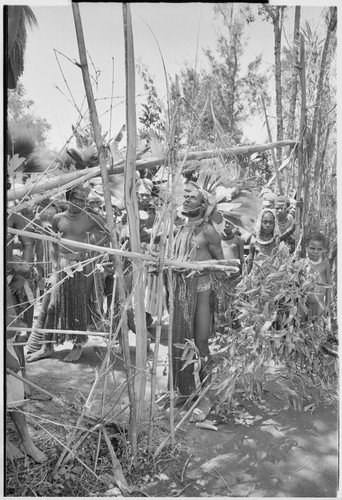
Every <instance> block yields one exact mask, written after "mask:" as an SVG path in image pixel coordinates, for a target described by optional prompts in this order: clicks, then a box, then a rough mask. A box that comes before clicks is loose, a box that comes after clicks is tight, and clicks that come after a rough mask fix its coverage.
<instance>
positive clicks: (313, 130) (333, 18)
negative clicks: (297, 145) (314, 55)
mask: <svg viewBox="0 0 342 500" xmlns="http://www.w3.org/2000/svg"><path fill="white" fill-rule="evenodd" d="M336 24H337V7H330V21H329V24H328V28H327V36H326V38H325V42H324V47H323V52H322V59H321V68H320V72H319V78H318V84H317V90H316V101H315V107H314V116H313V120H312V128H311V133H312V135H313V138H316V131H317V126H318V120H319V115H320V111H321V99H322V92H323V84H324V78H325V76H326V64H327V56H328V51H329V45H330V39H331V35H332V33H333V32H334V31H335V29H336Z"/></svg>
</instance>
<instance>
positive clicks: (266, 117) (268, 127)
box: [261, 95, 284, 195]
mask: <svg viewBox="0 0 342 500" xmlns="http://www.w3.org/2000/svg"><path fill="white" fill-rule="evenodd" d="M261 103H262V107H263V110H264V115H265V122H266V128H267V133H268V138H269V140H270V141H271V142H272V132H271V127H270V124H269V121H268V116H267V111H266V104H265V99H264V96H263V95H261ZM271 155H272V161H273V166H274V172H275V176H276V180H277V185H278V190H279V194H280V195H283V194H284V192H283V188H282V185H281V182H280V177H279V169H278V161H277V158H276V154H275V151H274V149H272V150H271Z"/></svg>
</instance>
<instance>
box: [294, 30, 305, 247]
mask: <svg viewBox="0 0 342 500" xmlns="http://www.w3.org/2000/svg"><path fill="white" fill-rule="evenodd" d="M304 51H305V49H304V36H303V35H302V34H301V35H300V63H299V68H300V69H299V72H300V85H301V96H302V102H301V113H300V139H301V141H300V145H299V148H298V177H297V201H300V198H301V196H302V189H303V172H304V153H303V147H304V146H303V140H304V134H305V129H306V79H305V52H304ZM303 218H304V207H303V208H301V207H300V206H297V210H296V229H295V242H296V245H297V244H298V242H299V241H300V239H301V241H302V245H301V248H302V251H303V250H304V244H305V238H300V236H301V230H302V228H301V223H302V221H303Z"/></svg>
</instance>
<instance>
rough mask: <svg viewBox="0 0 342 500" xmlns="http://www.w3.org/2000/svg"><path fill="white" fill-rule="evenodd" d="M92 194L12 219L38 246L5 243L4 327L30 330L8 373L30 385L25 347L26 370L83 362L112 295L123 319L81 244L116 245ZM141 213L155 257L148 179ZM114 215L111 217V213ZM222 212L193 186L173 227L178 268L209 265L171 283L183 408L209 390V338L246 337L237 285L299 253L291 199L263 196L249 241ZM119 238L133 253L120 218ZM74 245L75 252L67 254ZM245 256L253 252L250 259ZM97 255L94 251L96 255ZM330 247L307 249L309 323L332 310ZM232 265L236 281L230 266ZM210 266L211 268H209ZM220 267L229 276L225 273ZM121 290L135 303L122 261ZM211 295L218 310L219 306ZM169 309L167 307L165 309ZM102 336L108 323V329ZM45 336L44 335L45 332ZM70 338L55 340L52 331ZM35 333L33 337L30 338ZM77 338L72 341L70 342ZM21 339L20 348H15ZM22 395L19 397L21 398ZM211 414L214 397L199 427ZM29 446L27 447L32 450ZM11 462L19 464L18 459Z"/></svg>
mask: <svg viewBox="0 0 342 500" xmlns="http://www.w3.org/2000/svg"><path fill="white" fill-rule="evenodd" d="M89 193H90V191H89V189H88V188H87V187H84V186H76V187H74V188H73V189H71V190H69V191H67V192H66V197H65V199H63V200H59V201H58V200H55V201H54V200H43V201H40V202H39V203H38V204H37V205H36V206H35V210H31V212H30V211H27V210H26V211H22V212H21V213H18V212H12V213H11V215H10V216H9V218H8V227H11V228H16V229H19V230H25V231H30V232H32V233H33V235H32V237H28V236H27V235H26V236H22V235H19V236H18V238H17V239H16V238H14V237H13V234H10V233H8V250H7V312H8V314H7V326H12V327H13V326H15V327H18V328H19V326H21V327H22V328H21V329H23V330H25V327H27V329H28V330H27V333H25V335H22V334H21V333H20V332H19V333H18V334H16V333H15V332H14V331H13V329H11V330H7V355H6V362H7V368H8V369H9V370H11V372H12V373H13V372H15V373H19V374H21V375H22V376H23V377H24V378H25V356H24V349H23V347H22V346H17V347H16V346H14V347H13V346H12V344H13V343H14V344H15V343H16V342H17V343H23V342H22V341H23V340H26V341H27V343H26V362H29V363H30V362H33V361H38V360H39V359H42V358H45V357H48V356H51V355H52V353H53V350H54V347H53V346H54V343H56V342H57V343H62V342H63V341H64V340H65V339H66V338H68V340H72V341H73V344H74V346H73V349H72V350H71V352H70V353H68V355H67V356H66V357H65V359H64V361H66V362H74V361H77V360H78V359H79V358H80V356H81V354H82V349H83V345H84V344H85V342H86V340H87V335H86V333H87V332H88V333H89V332H90V331H94V330H96V329H98V323H99V320H100V319H101V318H103V317H107V318H108V314H109V311H110V308H111V304H112V300H113V295H114V309H115V308H117V309H116V310H119V309H118V303H119V298H118V294H117V291H116V289H114V288H115V266H114V264H112V265H106V266H102V268H101V269H102V271H99V267H101V266H96V265H94V261H95V260H96V258H97V257H96V252H94V251H91V250H87V249H85V248H84V247H83V246H82V247H79V248H77V245H75V244H74V243H75V242H76V243H82V244H84V243H87V244H89V245H91V244H96V245H98V246H104V247H105V246H106V245H109V233H108V227H107V225H106V218H105V213H104V211H103V205H102V204H101V199H100V198H99V197H98V198H96V197H95V198H94V196H93V197H92V198H90V197H89ZM137 199H138V207H139V228H140V239H141V243H142V251H148V250H150V249H152V248H153V250H154V252H158V251H159V250H158V244H159V240H160V234H155V231H153V229H154V227H155V221H156V218H157V217H158V209H157V205H156V203H155V195H154V185H153V182H152V181H151V180H149V179H140V180H139V181H138V182H137ZM113 210H114V209H113ZM214 211H215V200H214V201H213V196H212V195H211V194H210V193H208V192H207V191H205V190H204V189H202V188H200V187H199V186H196V185H194V184H193V183H188V184H187V187H186V189H185V194H184V199H183V204H182V207H181V210H180V214H179V216H177V217H176V219H175V225H174V235H173V258H174V259H175V260H177V261H178V262H187V263H189V262H190V263H191V262H194V263H198V262H200V263H201V264H205V268H204V269H203V268H200V269H186V268H182V267H176V268H174V271H173V276H172V282H171V283H169V282H167V280H166V279H165V280H164V286H165V296H166V298H167V297H168V295H169V293H170V288H171V287H172V292H173V297H174V304H173V318H172V325H173V331H172V336H173V337H172V341H173V344H174V347H173V356H172V363H173V373H174V387H175V389H176V390H177V392H178V395H179V400H180V401H183V400H184V399H186V398H188V397H189V396H191V395H192V394H193V393H194V391H195V390H196V386H197V388H198V384H200V386H201V387H204V386H206V385H207V384H208V383H209V381H210V372H211V364H212V358H211V353H210V348H209V339H210V335H211V332H212V331H213V325H214V331H215V330H216V331H221V332H227V331H229V328H239V327H240V324H239V322H238V321H237V320H236V317H235V313H234V310H233V307H232V299H233V298H234V294H235V290H236V286H237V284H238V283H239V282H240V280H241V279H242V277H243V276H244V275H245V274H246V273H257V272H258V269H260V267H262V265H263V261H264V260H265V259H267V257H269V256H271V255H273V254H275V253H276V252H277V251H278V248H279V247H280V245H281V244H283V245H287V247H288V251H289V254H293V253H294V252H295V240H294V231H295V202H293V201H291V200H290V199H288V198H287V197H286V196H276V195H275V194H274V193H272V192H270V191H269V190H268V191H267V190H266V191H264V192H262V195H261V199H260V212H259V214H258V216H257V218H256V222H255V227H254V230H253V233H252V234H251V235H250V239H249V240H248V241H245V240H244V239H243V238H242V237H241V233H240V231H239V228H238V227H237V226H235V225H234V224H232V222H231V221H230V220H229V217H228V218H225V215H224V214H223V215H222V214H221V224H220V228H221V229H219V228H218V226H217V225H216V224H215V223H214V222H213V218H212V214H213V212H214ZM115 219H116V221H117V232H118V238H119V241H120V242H121V244H122V248H126V249H129V245H130V244H129V231H128V229H127V216H126V214H125V213H124V212H122V211H121V210H119V209H117V208H115ZM42 232H43V233H44V234H48V235H54V236H60V237H62V238H63V243H61V242H60V243H56V242H55V241H54V242H50V241H42V240H40V239H37V238H36V239H35V238H34V234H35V233H37V234H38V233H42ZM68 242H69V244H68ZM246 247H248V251H246ZM90 248H91V247H90ZM325 255H326V243H325V238H324V236H323V234H321V233H319V232H317V233H312V234H311V235H309V237H308V238H307V242H306V257H305V265H306V269H307V272H308V273H311V274H314V275H315V276H316V277H317V286H316V288H315V290H313V293H312V294H311V295H310V296H309V297H308V300H307V306H308V311H309V314H308V317H307V318H306V321H308V322H312V323H315V322H317V321H319V319H320V317H321V316H322V315H323V313H324V312H329V307H330V288H329V285H330V268H329V262H328V260H327V259H326V257H325ZM109 264H110V263H109ZM227 265H231V266H232V268H231V270H230V271H229V272H227V271H226V270H225V267H224V266H227ZM210 266H211V267H210ZM218 266H222V271H220V270H219V268H218ZM123 269H124V271H123V272H124V282H125V286H126V290H127V292H128V293H129V292H130V291H131V289H132V281H131V264H130V261H129V259H128V258H127V259H125V263H124V266H123ZM154 278H155V277H154V276H153V274H151V275H147V276H146V280H145V282H146V290H147V291H146V301H145V302H146V325H147V329H148V336H149V339H150V341H151V339H152V336H151V334H150V332H149V330H150V328H151V325H152V324H153V321H154V318H155V316H156V309H155V307H154V306H153V304H154V301H153V298H154V297H153V292H152V290H154V289H155V287H154V284H155V283H154ZM213 292H215V296H216V297H217V298H218V299H217V302H218V303H219V305H218V304H214V306H213V303H212V302H213V301H212V297H213ZM37 301H38V303H39V312H38V316H37V318H36V319H35V320H34V305H35V303H37ZM164 307H165V309H166V310H167V308H168V300H167V299H166V301H165V304H164ZM127 319H128V326H129V328H130V329H131V330H132V331H133V332H134V331H135V324H134V313H133V310H132V309H131V308H128V311H127ZM101 327H102V329H103V328H104V325H103V322H102V323H101ZM41 329H44V330H45V331H46V330H47V331H48V333H42V332H41V331H40V330H41ZM57 329H59V330H62V331H63V332H64V333H56V332H55V330H57ZM31 331H32V333H30V332H31ZM73 332H75V333H74V334H73ZM18 339H20V340H21V342H18ZM185 339H192V340H193V342H194V344H195V345H196V348H197V354H198V364H199V377H198V378H199V382H198V379H196V376H195V373H194V365H193V364H189V365H188V366H187V367H186V368H185V369H184V367H183V361H182V359H181V354H182V353H181V350H180V348H179V347H176V345H175V344H177V345H179V344H180V343H184V341H185ZM19 382H20V381H19V380H18V379H16V378H15V377H13V376H12V375H11V374H8V375H7V408H8V410H9V412H10V415H11V416H12V419H13V421H14V423H15V425H16V427H17V429H18V432H19V434H20V436H21V439H22V442H23V447H24V450H25V452H26V453H27V454H28V455H30V456H31V457H33V459H34V460H36V461H37V462H43V461H44V460H45V456H44V454H42V453H41V452H40V451H39V450H37V449H36V447H35V446H34V445H33V443H32V442H31V441H30V438H29V436H28V433H27V426H26V422H25V418H24V416H23V413H22V412H21V411H20V409H21V408H22V404H23V401H24V400H25V393H26V397H27V396H28V395H29V388H28V387H24V386H23V383H22V382H20V383H19ZM18 386H20V387H19V389H18ZM212 404H213V400H212V397H211V396H210V392H209V393H208V397H207V398H206V399H205V398H204V399H203V400H202V401H201V402H200V403H199V405H198V407H197V409H196V412H195V413H194V414H193V420H195V421H200V420H204V419H205V418H206V416H207V413H208V409H210V407H211V405H212ZM25 443H26V444H25ZM9 451H10V453H12V457H14V458H15V457H17V456H19V453H18V452H16V453H14V452H13V449H12V448H11V449H10V450H9Z"/></svg>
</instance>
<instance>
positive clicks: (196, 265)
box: [7, 227, 239, 272]
mask: <svg viewBox="0 0 342 500" xmlns="http://www.w3.org/2000/svg"><path fill="white" fill-rule="evenodd" d="M7 231H8V232H9V233H11V234H17V235H22V236H26V237H27V238H34V239H41V240H45V241H51V242H52V243H57V244H58V245H65V246H66V247H68V246H71V247H75V248H77V249H78V250H79V249H80V248H83V249H84V250H90V251H94V252H99V253H103V254H109V255H119V256H122V257H128V258H130V259H142V260H145V261H146V262H151V263H154V264H158V263H159V259H158V258H157V257H153V256H152V255H148V254H144V253H138V252H129V251H127V250H119V249H116V248H109V247H100V246H98V245H90V244H88V243H82V242H81V241H74V240H68V239H66V238H58V237H57V236H56V237H55V236H47V235H45V234H39V233H32V232H30V231H22V230H20V229H15V228H12V227H9V228H8V229H7ZM221 262H222V261H221ZM164 263H165V266H171V267H176V268H184V269H198V270H200V269H210V270H216V271H227V272H237V271H238V270H239V268H238V267H237V266H229V265H228V266H227V265H223V264H222V265H221V264H214V263H213V261H210V262H209V263H208V261H194V262H192V261H191V262H181V261H177V260H172V259H165V260H164Z"/></svg>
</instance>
